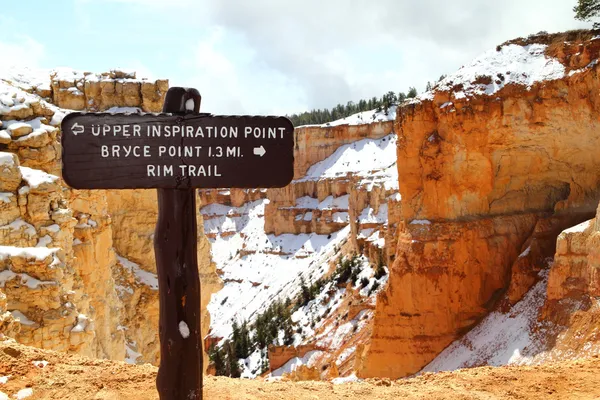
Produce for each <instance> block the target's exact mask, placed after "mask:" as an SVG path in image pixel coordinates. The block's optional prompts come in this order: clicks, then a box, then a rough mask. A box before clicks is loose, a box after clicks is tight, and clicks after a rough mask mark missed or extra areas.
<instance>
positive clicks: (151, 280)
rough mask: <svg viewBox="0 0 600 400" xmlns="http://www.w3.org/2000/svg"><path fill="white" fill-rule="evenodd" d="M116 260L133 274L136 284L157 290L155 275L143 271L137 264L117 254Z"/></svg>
mask: <svg viewBox="0 0 600 400" xmlns="http://www.w3.org/2000/svg"><path fill="white" fill-rule="evenodd" d="M117 260H118V261H119V263H121V265H122V266H123V267H124V268H125V269H128V270H129V271H130V272H131V273H132V274H133V276H134V277H135V280H136V281H137V282H138V283H141V284H144V285H146V286H148V287H149V288H150V289H152V290H158V277H157V276H156V274H154V273H152V272H148V271H145V270H143V269H142V268H140V266H139V265H138V264H136V263H134V262H133V261H129V260H128V259H126V258H125V257H121V256H120V255H118V254H117ZM129 290H131V289H129Z"/></svg>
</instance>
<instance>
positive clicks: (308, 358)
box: [270, 350, 323, 377]
mask: <svg viewBox="0 0 600 400" xmlns="http://www.w3.org/2000/svg"><path fill="white" fill-rule="evenodd" d="M321 354H323V352H322V351H320V350H313V351H309V352H308V353H306V354H305V355H304V357H294V358H292V359H291V360H289V361H288V362H286V363H285V364H284V365H282V366H281V367H279V368H277V369H276V370H275V371H272V372H271V374H270V376H271V377H277V376H282V375H283V374H289V373H291V372H293V371H295V370H296V368H298V367H299V366H301V365H306V366H307V367H311V366H312V365H313V363H314V362H315V361H316V360H317V359H318V357H319V356H320V355H321Z"/></svg>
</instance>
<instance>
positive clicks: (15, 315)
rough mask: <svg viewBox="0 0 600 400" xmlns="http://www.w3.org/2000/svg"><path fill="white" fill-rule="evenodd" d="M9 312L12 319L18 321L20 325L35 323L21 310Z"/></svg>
mask: <svg viewBox="0 0 600 400" xmlns="http://www.w3.org/2000/svg"><path fill="white" fill-rule="evenodd" d="M10 313H11V314H12V316H13V318H14V319H16V320H17V321H19V323H20V324H21V325H27V326H32V325H35V324H36V323H35V322H33V321H32V320H30V319H29V318H27V316H26V315H25V314H23V313H22V312H21V311H18V310H14V311H10Z"/></svg>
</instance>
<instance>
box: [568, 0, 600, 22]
mask: <svg viewBox="0 0 600 400" xmlns="http://www.w3.org/2000/svg"><path fill="white" fill-rule="evenodd" d="M573 11H574V12H575V19H578V20H580V21H590V20H591V19H592V18H594V17H597V16H599V15H600V0H578V1H577V5H576V6H575V7H574V8H573ZM599 26H600V24H599V23H597V22H596V23H594V28H598V27H599Z"/></svg>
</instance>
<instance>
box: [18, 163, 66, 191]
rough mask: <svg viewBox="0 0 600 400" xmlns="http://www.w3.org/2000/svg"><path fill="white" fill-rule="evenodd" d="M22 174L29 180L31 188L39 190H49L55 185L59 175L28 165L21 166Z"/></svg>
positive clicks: (26, 180)
mask: <svg viewBox="0 0 600 400" xmlns="http://www.w3.org/2000/svg"><path fill="white" fill-rule="evenodd" d="M19 169H20V170H21V174H23V180H25V182H27V185H28V186H29V188H30V189H36V190H38V191H43V190H44V189H46V190H48V189H49V188H50V187H54V185H55V183H56V181H58V176H56V175H51V174H48V173H46V172H44V171H41V170H39V169H33V168H28V167H19Z"/></svg>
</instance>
